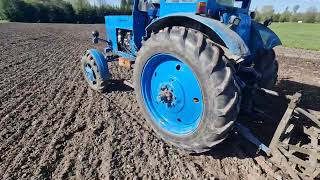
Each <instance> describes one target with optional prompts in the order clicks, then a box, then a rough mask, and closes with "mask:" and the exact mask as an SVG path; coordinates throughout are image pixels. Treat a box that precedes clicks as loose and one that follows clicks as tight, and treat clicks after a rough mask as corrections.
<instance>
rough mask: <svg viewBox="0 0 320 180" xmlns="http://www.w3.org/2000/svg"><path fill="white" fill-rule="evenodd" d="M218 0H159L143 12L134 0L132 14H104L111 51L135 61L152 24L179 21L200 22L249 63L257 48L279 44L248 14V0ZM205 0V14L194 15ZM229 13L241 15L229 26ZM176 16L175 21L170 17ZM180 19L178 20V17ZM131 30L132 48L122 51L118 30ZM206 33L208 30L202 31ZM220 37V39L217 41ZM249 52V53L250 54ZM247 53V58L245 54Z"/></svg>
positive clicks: (266, 29)
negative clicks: (228, 1) (234, 2)
mask: <svg viewBox="0 0 320 180" xmlns="http://www.w3.org/2000/svg"><path fill="white" fill-rule="evenodd" d="M217 1H218V0H194V1H191V2H170V0H160V6H159V7H152V8H149V9H148V10H147V11H146V12H142V11H140V10H139V7H138V4H139V0H135V2H134V3H135V4H134V8H133V12H132V16H106V17H105V21H106V29H107V31H106V32H107V37H108V41H109V42H111V43H110V44H111V46H112V47H111V48H110V49H112V51H113V53H115V54H118V55H119V56H121V57H124V58H127V59H129V60H132V61H134V60H135V57H136V52H137V51H138V50H139V49H140V48H141V46H142V44H141V42H142V39H144V38H148V31H152V30H154V28H159V27H166V26H173V25H180V24H179V23H178V22H189V24H193V26H195V27H196V26H198V27H200V26H203V27H206V28H208V29H209V30H210V31H211V32H210V33H212V34H214V36H215V38H213V40H216V39H218V40H217V43H219V44H221V45H222V46H225V47H227V48H228V49H229V50H230V52H232V53H233V54H235V55H238V56H241V57H243V58H244V59H248V61H249V62H247V64H250V63H251V59H252V57H254V56H255V54H256V51H257V50H258V49H262V48H264V49H271V48H273V47H275V46H278V45H280V44H281V42H280V40H279V38H278V36H277V35H275V34H274V33H273V32H272V31H271V30H270V29H269V28H267V27H265V26H263V25H261V24H259V23H256V22H254V21H253V20H252V19H251V17H250V16H249V7H250V3H251V0H242V1H240V2H241V3H242V6H241V8H236V7H229V6H226V5H221V4H219V3H218V2H217ZM198 2H206V3H207V14H206V15H205V16H204V15H196V13H195V12H196V11H197V3H198ZM231 16H237V17H238V18H240V19H241V21H240V24H239V25H237V26H231V25H230V23H229V20H230V17H231ZM174 19H176V21H172V20H174ZM177 19H179V20H177ZM118 29H125V30H129V31H132V32H133V36H132V42H131V43H130V44H131V46H132V50H131V51H130V52H123V51H120V50H119V47H118V44H117V30H118ZM205 33H207V32H205ZM219 41H221V42H219ZM250 55H251V56H250ZM246 57H247V58H246Z"/></svg>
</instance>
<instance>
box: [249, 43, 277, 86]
mask: <svg viewBox="0 0 320 180" xmlns="http://www.w3.org/2000/svg"><path fill="white" fill-rule="evenodd" d="M255 69H256V70H257V71H258V72H260V73H261V75H262V77H261V80H260V82H259V83H258V84H259V86H260V87H263V88H267V89H272V88H273V87H274V86H275V84H276V82H277V80H278V70H279V64H278V61H277V60H276V54H275V52H274V50H273V49H270V50H265V49H263V50H259V51H258V54H257V59H256V62H255Z"/></svg>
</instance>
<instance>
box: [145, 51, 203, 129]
mask: <svg viewBox="0 0 320 180" xmlns="http://www.w3.org/2000/svg"><path fill="white" fill-rule="evenodd" d="M141 78H142V81H141V87H142V94H143V97H144V102H145V104H146V107H147V109H148V111H149V113H150V114H151V115H152V118H153V119H154V120H155V122H156V123H157V124H158V126H160V127H161V128H163V129H165V130H166V131H167V132H169V133H172V134H177V135H183V134H188V133H190V132H192V131H194V130H195V129H196V128H197V127H198V125H199V122H200V120H201V116H202V113H203V106H204V105H203V100H202V91H201V88H200V85H199V83H198V81H197V78H196V76H195V75H194V73H193V72H192V70H191V68H190V67H189V66H188V65H187V64H185V63H184V62H183V60H180V59H178V58H176V57H174V56H173V55H170V54H157V55H155V56H153V57H151V58H150V59H149V60H148V62H147V64H146V65H145V67H144V70H143V72H142V77H141ZM190 87H192V88H190ZM168 98H169V99H168Z"/></svg>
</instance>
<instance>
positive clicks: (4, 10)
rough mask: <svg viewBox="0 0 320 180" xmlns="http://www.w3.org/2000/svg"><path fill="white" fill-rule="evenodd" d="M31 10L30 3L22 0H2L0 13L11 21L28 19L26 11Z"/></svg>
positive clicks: (0, 1) (0, 0)
mask: <svg viewBox="0 0 320 180" xmlns="http://www.w3.org/2000/svg"><path fill="white" fill-rule="evenodd" d="M24 10H28V11H29V10H30V9H29V7H28V4H27V3H25V2H24V1H22V0H0V14H1V16H2V17H3V18H4V19H7V20H9V21H18V22H24V21H26V17H25V15H26V14H25V11H24Z"/></svg>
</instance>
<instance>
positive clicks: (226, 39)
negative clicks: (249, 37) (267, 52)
mask: <svg viewBox="0 0 320 180" xmlns="http://www.w3.org/2000/svg"><path fill="white" fill-rule="evenodd" d="M172 26H182V27H186V28H192V29H196V30H198V31H200V32H202V33H204V34H205V35H207V36H208V37H209V38H210V39H211V40H212V41H214V42H215V43H217V44H219V45H221V46H222V47H225V48H227V49H228V51H230V52H231V54H232V55H236V56H240V57H245V56H248V55H250V50H249V48H248V47H247V45H246V44H245V42H244V41H243V40H242V39H241V37H240V36H239V35H238V34H237V33H236V32H234V31H232V30H231V29H230V28H229V27H228V26H226V25H224V24H222V23H221V22H219V21H217V20H214V19H211V18H207V17H202V16H199V15H195V14H194V13H177V14H171V15H167V16H164V17H161V18H158V19H156V20H154V21H153V22H152V23H151V24H149V25H148V26H147V28H146V33H147V37H150V34H151V32H152V31H159V30H160V29H164V28H165V27H172Z"/></svg>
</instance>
